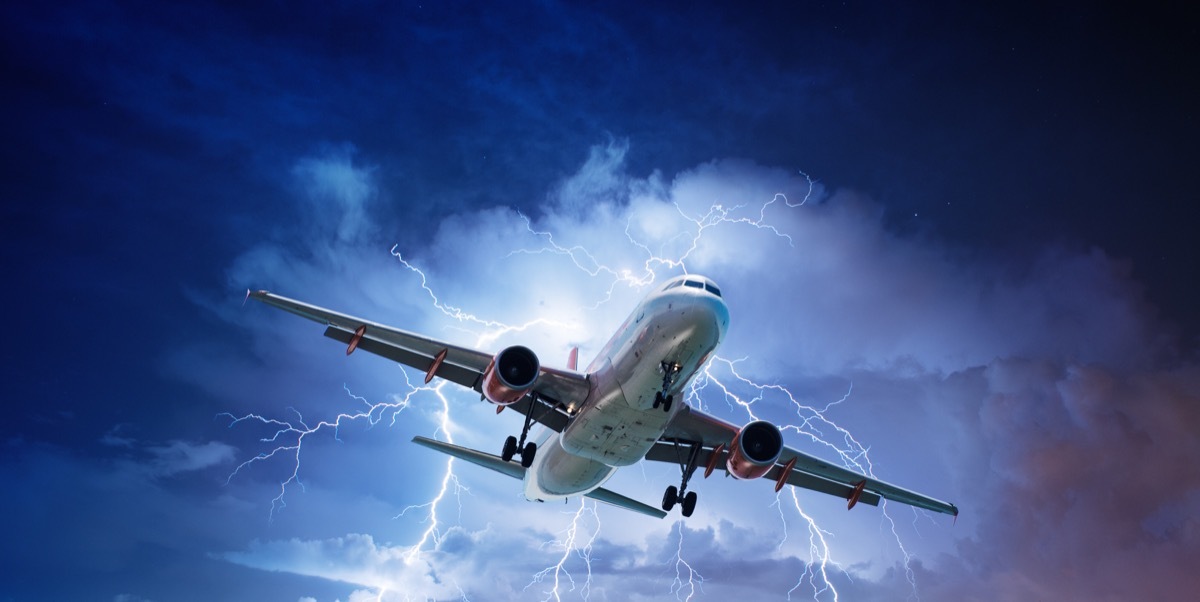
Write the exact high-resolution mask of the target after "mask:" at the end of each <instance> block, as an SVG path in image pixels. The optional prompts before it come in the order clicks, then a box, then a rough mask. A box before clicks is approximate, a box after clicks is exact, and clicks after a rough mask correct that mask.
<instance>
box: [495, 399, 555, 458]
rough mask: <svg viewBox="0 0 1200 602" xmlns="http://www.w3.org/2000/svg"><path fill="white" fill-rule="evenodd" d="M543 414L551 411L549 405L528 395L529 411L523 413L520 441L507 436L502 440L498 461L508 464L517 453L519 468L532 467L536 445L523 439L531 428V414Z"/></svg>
mask: <svg viewBox="0 0 1200 602" xmlns="http://www.w3.org/2000/svg"><path fill="white" fill-rule="evenodd" d="M539 409H540V410H541V411H542V412H543V413H545V412H548V411H550V410H553V409H554V408H552V407H551V406H550V405H549V404H547V403H545V402H544V401H542V400H541V398H539V397H538V396H537V393H530V395H529V411H528V412H525V425H524V426H522V427H521V439H520V441H518V440H517V438H516V437H514V436H512V435H509V436H508V438H507V439H505V440H504V449H503V450H501V452H500V459H501V460H504V461H505V462H508V461H510V460H512V459H513V456H514V455H516V454H517V453H520V454H521V466H523V467H525V468H529V467H530V466H533V457H534V456H536V455H537V444H536V443H534V442H532V441H530V442H529V443H526V442H525V438H526V437H528V436H529V428H530V427H532V426H533V422H534V420H533V413H534V412H537V411H539Z"/></svg>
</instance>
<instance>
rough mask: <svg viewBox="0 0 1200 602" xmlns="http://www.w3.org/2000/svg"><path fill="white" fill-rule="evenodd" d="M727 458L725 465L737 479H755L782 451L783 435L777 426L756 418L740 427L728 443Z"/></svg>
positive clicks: (770, 465)
mask: <svg viewBox="0 0 1200 602" xmlns="http://www.w3.org/2000/svg"><path fill="white" fill-rule="evenodd" d="M729 447H730V450H729V460H727V461H726V463H725V467H726V468H727V469H728V470H729V474H731V475H733V476H735V477H737V478H739V479H757V478H758V477H761V476H763V475H765V474H767V471H768V470H771V467H772V466H774V465H775V461H776V460H778V459H779V454H780V452H782V451H783V435H781V434H780V433H779V427H777V426H775V425H774V424H771V423H770V422H766V421H765V420H756V421H754V422H751V423H750V424H747V425H746V426H744V427H742V430H740V431H738V434H737V435H736V436H735V437H734V438H733V442H732V443H731V444H730V446H729Z"/></svg>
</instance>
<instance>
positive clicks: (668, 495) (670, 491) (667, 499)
mask: <svg viewBox="0 0 1200 602" xmlns="http://www.w3.org/2000/svg"><path fill="white" fill-rule="evenodd" d="M678 500H679V490H678V489H676V488H675V486H674V485H669V486H667V490H666V491H665V492H663V502H662V509H663V510H665V511H667V512H670V511H671V508H674V507H675V502H676V501H678Z"/></svg>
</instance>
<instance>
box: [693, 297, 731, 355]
mask: <svg viewBox="0 0 1200 602" xmlns="http://www.w3.org/2000/svg"><path fill="white" fill-rule="evenodd" d="M696 309H698V310H700V311H701V312H703V313H705V314H707V315H708V316H709V318H710V319H711V320H712V321H713V323H714V326H715V327H716V329H717V342H718V343H720V342H721V341H723V340H725V331H726V330H728V329H729V307H728V306H726V305H725V301H724V300H723V299H721V298H720V297H717V296H715V295H706V296H704V297H701V298H700V299H699V300H697V302H696Z"/></svg>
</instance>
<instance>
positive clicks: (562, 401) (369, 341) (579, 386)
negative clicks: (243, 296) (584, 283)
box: [248, 291, 590, 431]
mask: <svg viewBox="0 0 1200 602" xmlns="http://www.w3.org/2000/svg"><path fill="white" fill-rule="evenodd" d="M248 296H249V297H250V298H253V299H255V300H257V301H261V302H263V303H266V304H267V305H271V306H274V307H277V308H279V309H283V310H285V311H288V312H291V313H293V314H296V315H298V316H301V317H304V318H307V319H309V320H312V321H314V322H318V323H321V324H324V325H325V326H326V328H325V336H326V337H329V338H331V339H334V340H336V341H339V342H341V343H344V344H345V345H346V354H347V355H349V354H351V353H353V352H354V351H356V350H359V349H361V350H363V351H366V352H367V353H372V354H375V355H378V356H381V357H385V358H387V359H390V360H392V361H394V362H398V363H400V364H403V365H405V366H409V367H411V368H415V369H416V370H419V371H421V372H423V373H424V375H425V382H427V383H428V382H430V381H431V380H432V379H434V378H443V379H446V380H448V381H450V382H453V383H456V384H458V385H461V386H464V387H467V388H470V389H473V390H475V391H476V392H479V393H480V394H481V395H482V394H483V393H484V385H485V375H486V374H487V372H488V370H489V369H491V368H492V366H493V365H494V362H495V361H496V358H497V357H498V356H499V354H496V355H492V354H489V353H486V352H483V351H479V350H476V349H470V348H467V347H462V346H459V345H453V344H450V343H446V342H444V341H439V340H436V339H433V338H430V337H426V336H423V335H419V334H415V333H412V332H407V331H404V330H401V329H399V328H393V327H391V326H386V325H383V324H379V323H377V322H372V321H369V320H364V319H362V318H358V317H355V316H351V315H347V314H343V313H339V312H335V311H332V310H328V309H325V308H323V307H318V306H316V305H311V304H309V303H304V302H302V301H297V300H295V299H289V298H287V297H283V296H280V295H276V294H273V293H269V292H267V291H255V292H250V293H248ZM502 353H503V352H502ZM529 353H530V354H532V352H529ZM535 358H536V356H535ZM533 363H534V365H536V366H538V370H537V373H536V378H531V380H530V384H529V386H528V388H527V389H522V390H518V391H516V392H515V394H514V395H512V398H509V399H505V400H504V401H505V403H504V404H503V405H508V407H511V408H513V409H514V410H516V411H518V412H520V413H522V414H526V415H529V414H530V413H532V417H533V419H534V420H535V421H536V422H539V423H541V424H543V425H545V426H547V427H549V428H551V429H554V430H556V431H561V430H562V429H564V428H565V427H566V424H567V420H568V418H569V414H570V411H571V410H572V409H574V408H578V407H579V406H580V405H582V403H583V402H584V400H585V399H587V396H588V393H589V392H590V383H589V382H588V379H587V376H586V375H583V374H580V373H578V372H575V371H572V370H559V369H555V368H547V367H543V366H540V363H539V362H537V360H536V359H534V360H533ZM533 375H534V373H533V372H530V376H531V377H532V376H533ZM513 398H515V399H513ZM493 401H494V400H493Z"/></svg>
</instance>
